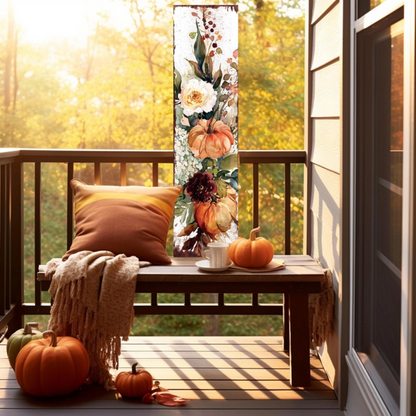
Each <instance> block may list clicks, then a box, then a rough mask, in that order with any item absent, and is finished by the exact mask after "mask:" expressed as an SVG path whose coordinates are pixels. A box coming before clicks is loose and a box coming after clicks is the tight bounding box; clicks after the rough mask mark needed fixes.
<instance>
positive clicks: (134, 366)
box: [131, 363, 139, 374]
mask: <svg viewBox="0 0 416 416" xmlns="http://www.w3.org/2000/svg"><path fill="white" fill-rule="evenodd" d="M138 365H139V363H134V364H133V365H132V366H131V373H132V374H137V371H136V367H137V366H138Z"/></svg>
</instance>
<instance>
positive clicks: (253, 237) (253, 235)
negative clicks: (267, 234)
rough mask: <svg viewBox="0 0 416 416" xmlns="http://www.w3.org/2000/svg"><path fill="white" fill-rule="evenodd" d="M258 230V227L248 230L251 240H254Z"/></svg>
mask: <svg viewBox="0 0 416 416" xmlns="http://www.w3.org/2000/svg"><path fill="white" fill-rule="evenodd" d="M258 232H260V227H257V228H254V229H253V230H251V232H250V240H251V241H255V240H256V234H257V233H258Z"/></svg>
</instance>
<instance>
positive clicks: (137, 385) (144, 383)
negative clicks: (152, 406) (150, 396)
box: [114, 363, 153, 399]
mask: <svg viewBox="0 0 416 416" xmlns="http://www.w3.org/2000/svg"><path fill="white" fill-rule="evenodd" d="M137 364H138V363H134V364H133V365H132V366H131V371H123V372H121V373H119V374H117V377H116V379H115V381H114V384H115V386H116V389H117V390H118V392H119V393H120V394H121V395H122V396H124V397H129V398H132V399H134V398H137V397H143V396H144V395H145V394H146V393H149V392H150V391H151V390H152V386H153V377H152V375H151V374H150V373H149V372H147V371H146V370H137V369H136V367H137Z"/></svg>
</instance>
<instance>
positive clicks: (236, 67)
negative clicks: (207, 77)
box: [230, 62, 238, 71]
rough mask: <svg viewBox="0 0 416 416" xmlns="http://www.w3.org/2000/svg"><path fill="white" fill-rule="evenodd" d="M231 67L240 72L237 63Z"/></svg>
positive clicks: (233, 63)
mask: <svg viewBox="0 0 416 416" xmlns="http://www.w3.org/2000/svg"><path fill="white" fill-rule="evenodd" d="M230 66H231V68H234V69H235V70H237V71H238V65H237V64H236V63H235V62H232V63H231V64H230Z"/></svg>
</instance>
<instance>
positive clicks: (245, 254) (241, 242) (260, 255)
mask: <svg viewBox="0 0 416 416" xmlns="http://www.w3.org/2000/svg"><path fill="white" fill-rule="evenodd" d="M259 231H260V228H255V229H254V230H251V233H250V238H249V239H248V240H247V239H246V238H243V237H239V238H237V239H236V240H234V241H233V242H232V243H231V244H230V248H229V255H230V259H231V260H232V261H233V262H234V263H235V264H236V265H237V266H240V267H246V268H253V269H258V268H261V267H264V266H267V265H268V264H269V263H270V262H271V261H272V259H273V255H274V247H273V244H272V243H270V241H267V240H266V239H265V238H263V237H257V238H256V233H258V232H259Z"/></svg>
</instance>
